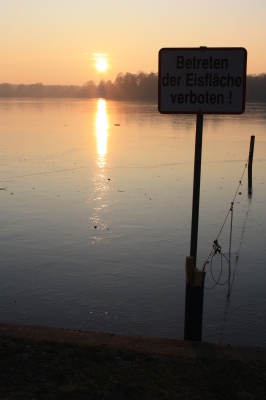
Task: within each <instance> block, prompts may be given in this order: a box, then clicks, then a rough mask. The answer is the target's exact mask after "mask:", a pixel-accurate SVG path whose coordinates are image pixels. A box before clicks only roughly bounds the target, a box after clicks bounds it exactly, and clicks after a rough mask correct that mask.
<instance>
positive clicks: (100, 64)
mask: <svg viewBox="0 0 266 400" xmlns="http://www.w3.org/2000/svg"><path fill="white" fill-rule="evenodd" d="M96 68H97V70H98V71H99V72H105V71H106V70H107V68H108V64H107V61H106V60H105V59H104V58H99V59H98V60H97V63H96Z"/></svg>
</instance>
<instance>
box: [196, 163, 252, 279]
mask: <svg viewBox="0 0 266 400" xmlns="http://www.w3.org/2000/svg"><path fill="white" fill-rule="evenodd" d="M247 161H248V160H247ZM247 161H246V163H245V167H244V170H243V172H242V175H241V179H240V181H239V182H238V185H237V189H236V192H235V195H234V198H233V201H231V205H230V208H229V210H228V212H227V214H226V217H225V219H224V222H223V223H222V226H221V229H220V231H219V233H218V235H217V237H216V239H215V240H214V242H213V243H215V241H217V242H218V239H219V237H220V235H221V233H222V230H223V228H224V225H225V223H226V221H227V218H228V216H229V214H230V212H231V211H232V208H233V205H234V202H235V198H236V196H237V193H238V190H239V188H240V186H241V185H242V179H243V176H244V173H245V171H246V168H247V165H248V164H247ZM231 219H232V216H231ZM230 239H231V240H232V236H231V234H230ZM230 246H231V245H230ZM212 254H213V246H212V247H211V250H210V252H209V254H208V256H207V258H206V260H205V261H204V264H203V266H202V268H201V270H202V271H204V270H205V266H206V265H207V264H208V263H209V258H210V257H211V255H212Z"/></svg>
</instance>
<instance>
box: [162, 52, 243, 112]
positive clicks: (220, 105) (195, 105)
mask: <svg viewBox="0 0 266 400" xmlns="http://www.w3.org/2000/svg"><path fill="white" fill-rule="evenodd" d="M246 65H247V51H246V49H244V48H240V47H229V48H221V47H220V48H207V47H199V48H163V49H161V50H160V51H159V76H158V79H159V97H158V109H159V111H160V112H161V113H163V114H195V113H204V114H242V113H243V112H244V111H245V94H246Z"/></svg>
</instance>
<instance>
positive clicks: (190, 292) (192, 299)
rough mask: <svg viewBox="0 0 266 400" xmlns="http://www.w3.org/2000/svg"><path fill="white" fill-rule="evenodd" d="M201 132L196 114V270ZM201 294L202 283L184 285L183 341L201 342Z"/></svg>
mask: <svg viewBox="0 0 266 400" xmlns="http://www.w3.org/2000/svg"><path fill="white" fill-rule="evenodd" d="M202 130H203V114H197V124H196V139H195V161H194V183H193V203H192V222H191V241H190V257H193V258H194V268H196V262H197V245H198V223H199V202H200V175H201V154H202ZM203 294H204V281H203V283H202V284H201V285H199V286H194V285H193V284H191V283H188V282H187V283H186V300H185V330H184V339H185V340H195V341H201V335H202V316H203Z"/></svg>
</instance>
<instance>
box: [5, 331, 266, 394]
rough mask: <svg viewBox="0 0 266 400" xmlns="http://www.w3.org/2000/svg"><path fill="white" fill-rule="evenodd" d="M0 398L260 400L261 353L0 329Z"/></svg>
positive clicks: (265, 388)
mask: <svg viewBox="0 0 266 400" xmlns="http://www.w3.org/2000/svg"><path fill="white" fill-rule="evenodd" d="M0 359H1V361H0V362H1V369H0V398H1V399H2V400H4V399H114V400H119V399H121V400H122V399H123V400H124V399H129V400H130V399H138V400H140V399H143V400H144V399H145V400H148V399H152V400H155V399H227V398H228V399H229V398H230V399H266V349H264V348H263V349H262V348H255V347H244V346H230V345H214V344H208V343H193V342H183V341H178V340H168V339H157V338H143V337H135V336H125V335H112V334H103V333H95V332H78V331H70V330H65V329H56V328H47V327H36V326H27V325H17V324H4V323H2V324H0Z"/></svg>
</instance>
